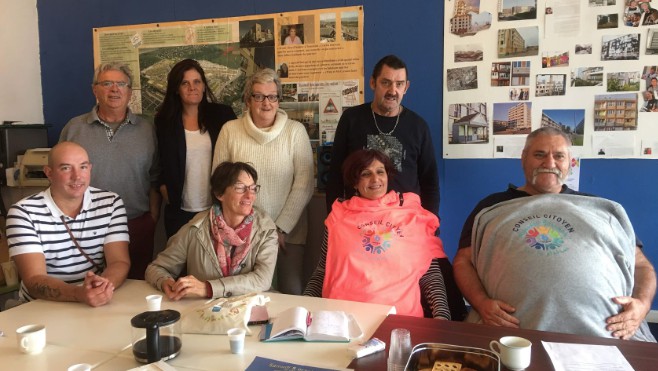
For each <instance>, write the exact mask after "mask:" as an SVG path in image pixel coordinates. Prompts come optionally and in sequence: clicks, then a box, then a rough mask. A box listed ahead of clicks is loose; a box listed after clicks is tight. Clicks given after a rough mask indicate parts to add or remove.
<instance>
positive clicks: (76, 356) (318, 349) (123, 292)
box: [0, 280, 395, 370]
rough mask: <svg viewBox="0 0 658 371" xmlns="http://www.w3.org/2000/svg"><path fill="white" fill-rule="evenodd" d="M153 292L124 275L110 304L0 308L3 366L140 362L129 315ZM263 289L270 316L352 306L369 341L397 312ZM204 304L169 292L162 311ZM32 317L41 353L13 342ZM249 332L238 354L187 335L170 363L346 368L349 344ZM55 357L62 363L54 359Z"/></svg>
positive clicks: (218, 341)
mask: <svg viewBox="0 0 658 371" xmlns="http://www.w3.org/2000/svg"><path fill="white" fill-rule="evenodd" d="M153 293H157V290H155V289H154V288H152V287H151V286H150V285H148V284H147V283H146V282H144V281H134V280H127V281H126V283H124V285H123V286H122V287H121V288H119V289H118V290H117V291H116V293H115V295H114V298H113V299H112V302H111V303H110V304H109V305H106V306H103V307H99V308H90V307H88V306H86V305H83V304H78V303H57V302H49V301H44V300H37V301H33V302H30V303H27V304H24V305H21V306H19V307H16V308H13V309H10V310H8V311H5V312H0V329H1V330H3V331H4V332H5V336H6V337H5V338H0V340H2V342H0V358H2V368H4V367H5V365H6V366H7V367H9V368H8V369H30V370H47V369H57V370H61V369H65V367H60V365H61V364H65V365H70V364H75V363H81V362H86V363H90V364H92V365H94V369H97V370H125V369H129V368H133V367H139V366H140V365H141V364H140V363H138V362H137V361H135V360H134V358H133V355H132V349H131V326H130V319H131V318H132V317H134V316H135V315H137V314H139V313H141V312H143V311H145V310H146V303H145V300H144V297H145V296H146V295H149V294H153ZM264 295H266V296H268V297H270V299H271V301H270V302H269V303H268V304H267V307H268V311H269V313H270V316H276V315H277V314H278V313H280V312H282V311H283V310H285V309H288V308H290V307H293V306H302V307H305V308H307V309H309V310H310V311H316V310H343V311H346V312H350V313H352V314H353V315H354V317H355V318H356V319H357V321H358V323H359V325H360V326H361V329H362V330H363V332H364V338H366V339H367V338H369V337H370V336H372V334H373V333H374V331H375V330H376V329H377V327H378V326H379V324H380V323H381V322H382V321H383V320H384V319H385V318H386V316H387V315H388V314H393V313H395V308H394V307H390V306H386V305H378V304H366V303H356V302H349V301H342V300H330V299H322V298H312V297H306V296H295V295H284V294H278V293H264ZM204 302H205V300H201V299H199V300H190V299H187V300H181V301H178V302H172V301H168V300H167V299H166V298H165V299H163V302H162V309H175V310H177V311H179V312H180V313H181V315H182V316H185V314H186V313H187V312H189V311H190V310H192V309H194V308H196V307H198V306H200V305H202V304H203V303H204ZM28 323H41V324H44V325H46V329H47V342H48V346H47V347H46V349H45V350H44V352H43V353H42V354H39V355H34V356H27V355H23V354H21V353H19V351H18V349H17V347H16V339H15V332H16V329H17V328H18V327H20V326H23V325H25V324H28ZM251 330H252V335H251V336H247V339H246V343H245V351H244V353H243V354H238V355H236V354H231V353H230V352H229V346H228V338H227V337H226V336H225V335H199V334H183V348H182V350H181V353H180V355H179V356H178V357H176V358H174V359H172V360H170V361H168V363H169V364H170V365H171V366H173V367H175V368H176V369H179V370H217V369H221V370H244V369H245V368H246V367H247V366H248V365H249V364H250V363H251V362H252V361H253V359H254V357H255V356H257V355H258V356H261V357H268V358H275V359H279V360H282V361H288V362H295V363H301V364H310V365H314V366H319V367H327V368H345V367H346V366H347V365H348V364H349V363H350V361H351V359H350V357H349V356H348V354H347V350H346V349H347V343H307V342H296V341H295V342H279V343H262V342H260V341H258V337H257V335H258V332H259V330H260V329H259V327H258V326H255V327H251ZM7 356H9V357H7ZM55 359H56V360H58V361H60V362H65V363H55V362H51V360H55ZM7 361H9V362H10V363H6V362H7Z"/></svg>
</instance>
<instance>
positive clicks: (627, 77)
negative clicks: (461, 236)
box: [607, 71, 641, 91]
mask: <svg viewBox="0 0 658 371" xmlns="http://www.w3.org/2000/svg"><path fill="white" fill-rule="evenodd" d="M640 81H641V79H640V71H633V72H610V73H608V78H607V85H608V89H607V91H638V90H640Z"/></svg>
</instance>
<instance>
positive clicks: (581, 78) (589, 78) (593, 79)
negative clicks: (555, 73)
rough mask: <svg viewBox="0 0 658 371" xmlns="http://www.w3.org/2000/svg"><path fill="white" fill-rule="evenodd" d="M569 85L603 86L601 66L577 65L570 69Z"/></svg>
mask: <svg viewBox="0 0 658 371" xmlns="http://www.w3.org/2000/svg"><path fill="white" fill-rule="evenodd" d="M571 86H603V67H579V68H574V69H573V70H571Z"/></svg>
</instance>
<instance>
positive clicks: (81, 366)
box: [67, 363, 91, 371]
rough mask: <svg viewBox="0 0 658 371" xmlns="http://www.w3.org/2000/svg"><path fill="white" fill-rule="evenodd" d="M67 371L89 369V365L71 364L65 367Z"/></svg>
mask: <svg viewBox="0 0 658 371" xmlns="http://www.w3.org/2000/svg"><path fill="white" fill-rule="evenodd" d="M67 370H68V371H91V365H90V364H88V363H78V364H76V365H71V366H69V368H68V369H67Z"/></svg>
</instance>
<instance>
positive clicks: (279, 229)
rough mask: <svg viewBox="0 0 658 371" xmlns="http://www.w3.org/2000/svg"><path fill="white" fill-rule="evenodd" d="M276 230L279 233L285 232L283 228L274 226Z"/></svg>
mask: <svg viewBox="0 0 658 371" xmlns="http://www.w3.org/2000/svg"><path fill="white" fill-rule="evenodd" d="M276 231H277V232H279V233H281V234H287V233H286V231H284V230H283V229H281V228H279V227H276Z"/></svg>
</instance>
